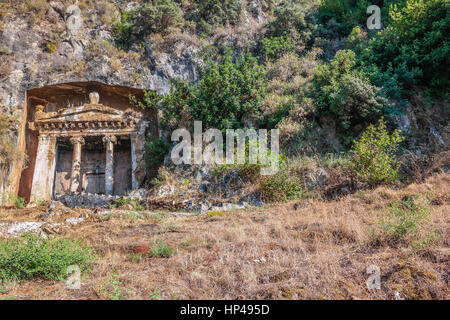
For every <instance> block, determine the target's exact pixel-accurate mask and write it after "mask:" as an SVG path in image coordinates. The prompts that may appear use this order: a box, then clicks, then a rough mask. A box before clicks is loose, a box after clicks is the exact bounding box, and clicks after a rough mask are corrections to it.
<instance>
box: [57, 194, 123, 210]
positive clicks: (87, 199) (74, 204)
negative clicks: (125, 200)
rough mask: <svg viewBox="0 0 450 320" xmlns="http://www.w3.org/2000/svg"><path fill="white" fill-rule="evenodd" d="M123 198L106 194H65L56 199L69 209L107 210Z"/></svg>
mask: <svg viewBox="0 0 450 320" xmlns="http://www.w3.org/2000/svg"><path fill="white" fill-rule="evenodd" d="M119 198H121V197H119V196H112V195H104V194H89V193H85V194H65V195H62V196H58V197H56V199H55V200H56V201H59V202H61V203H63V204H65V205H66V206H67V207H69V208H73V209H75V208H91V209H94V208H106V207H108V206H109V205H110V204H112V203H114V202H115V201H116V200H117V199H119Z"/></svg>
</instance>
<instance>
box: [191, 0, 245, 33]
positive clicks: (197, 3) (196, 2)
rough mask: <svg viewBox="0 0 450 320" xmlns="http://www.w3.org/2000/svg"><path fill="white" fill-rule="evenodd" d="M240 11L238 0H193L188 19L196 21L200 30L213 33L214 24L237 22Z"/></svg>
mask: <svg viewBox="0 0 450 320" xmlns="http://www.w3.org/2000/svg"><path fill="white" fill-rule="evenodd" d="M240 12H241V7H240V5H239V1H238V0H222V1H217V0H193V5H192V8H191V10H189V11H188V12H187V19H188V20H191V21H194V22H195V23H196V24H197V29H198V30H199V31H201V32H206V33H207V34H211V33H212V32H213V31H214V26H217V25H222V26H223V25H226V24H231V25H233V24H236V23H237V22H238V21H239V14H240Z"/></svg>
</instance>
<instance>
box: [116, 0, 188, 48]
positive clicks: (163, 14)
mask: <svg viewBox="0 0 450 320" xmlns="http://www.w3.org/2000/svg"><path fill="white" fill-rule="evenodd" d="M182 24H183V12H182V11H181V9H180V7H179V5H178V4H177V3H176V2H174V1H173V0H152V1H149V2H145V3H144V4H142V5H141V6H139V7H138V8H136V9H133V10H130V11H122V12H121V14H120V20H119V21H115V23H114V25H113V37H114V38H115V39H116V44H117V45H118V46H119V47H121V48H125V49H126V48H129V47H130V46H131V45H132V44H133V43H136V42H141V41H143V40H144V39H145V37H146V36H148V35H150V34H152V33H168V32H170V30H171V28H175V27H180V26H181V25H182Z"/></svg>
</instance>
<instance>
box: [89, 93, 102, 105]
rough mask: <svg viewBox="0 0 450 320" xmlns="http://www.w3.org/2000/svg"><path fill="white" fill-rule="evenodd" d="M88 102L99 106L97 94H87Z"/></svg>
mask: <svg viewBox="0 0 450 320" xmlns="http://www.w3.org/2000/svg"><path fill="white" fill-rule="evenodd" d="M89 101H90V102H89V103H90V104H99V101H100V95H99V94H98V92H91V93H89Z"/></svg>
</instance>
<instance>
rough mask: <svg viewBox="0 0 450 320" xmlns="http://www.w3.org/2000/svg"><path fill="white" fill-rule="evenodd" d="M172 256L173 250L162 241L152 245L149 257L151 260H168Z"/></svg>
mask: <svg viewBox="0 0 450 320" xmlns="http://www.w3.org/2000/svg"><path fill="white" fill-rule="evenodd" d="M172 255H173V249H172V248H170V247H169V246H168V245H167V244H166V243H164V242H163V241H155V242H153V243H152V251H151V256H152V257H153V258H170V257H171V256H172Z"/></svg>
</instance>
